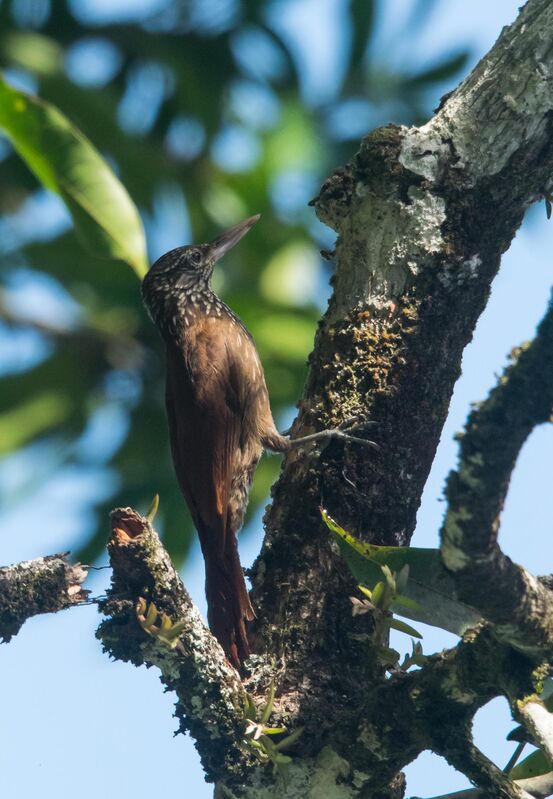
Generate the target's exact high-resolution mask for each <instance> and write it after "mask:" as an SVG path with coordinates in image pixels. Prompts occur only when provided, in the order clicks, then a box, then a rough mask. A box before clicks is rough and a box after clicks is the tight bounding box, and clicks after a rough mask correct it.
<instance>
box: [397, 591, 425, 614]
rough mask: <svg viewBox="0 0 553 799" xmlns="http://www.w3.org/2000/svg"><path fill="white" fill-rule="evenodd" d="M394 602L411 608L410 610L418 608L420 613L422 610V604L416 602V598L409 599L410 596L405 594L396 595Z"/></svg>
mask: <svg viewBox="0 0 553 799" xmlns="http://www.w3.org/2000/svg"><path fill="white" fill-rule="evenodd" d="M394 604H395V605H402V606H403V607H404V608H409V609H410V610H416V611H417V612H419V613H421V612H422V606H421V605H420V604H419V603H418V602H415V600H414V599H409V597H408V596H403V594H396V595H395V597H394Z"/></svg>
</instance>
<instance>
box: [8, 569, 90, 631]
mask: <svg viewBox="0 0 553 799" xmlns="http://www.w3.org/2000/svg"><path fill="white" fill-rule="evenodd" d="M86 576H87V569H86V567H84V566H81V564H80V563H75V564H71V563H69V562H68V561H67V560H66V557H65V555H47V556H46V557H44V558H36V559H35V560H27V561H24V562H23V563H17V564H16V565H14V566H5V567H2V568H0V640H3V641H6V642H7V641H10V640H11V638H12V637H13V636H14V635H17V633H18V632H19V630H20V629H21V627H22V625H23V624H24V623H25V622H26V621H27V619H30V618H31V616H37V615H39V614H41V613H56V612H57V611H58V610H63V609H64V608H68V607H71V606H72V605H78V604H80V603H81V602H83V601H85V600H86V598H87V596H88V593H89V592H88V591H86V590H85V589H83V588H81V583H83V582H84V580H85V578H86Z"/></svg>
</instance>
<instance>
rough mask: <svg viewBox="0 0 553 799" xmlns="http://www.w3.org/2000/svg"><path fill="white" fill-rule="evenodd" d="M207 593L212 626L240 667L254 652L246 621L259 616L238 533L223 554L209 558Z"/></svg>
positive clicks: (229, 540)
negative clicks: (247, 583) (249, 642)
mask: <svg viewBox="0 0 553 799" xmlns="http://www.w3.org/2000/svg"><path fill="white" fill-rule="evenodd" d="M205 593H206V596H207V618H208V621H209V628H210V630H211V632H212V633H213V634H214V635H215V637H216V638H217V640H218V641H219V643H220V644H221V646H222V647H223V649H224V651H225V654H226V656H227V658H228V659H229V660H230V662H231V663H232V664H233V666H235V667H236V668H237V669H240V668H241V666H242V663H243V662H244V660H245V659H246V658H247V657H248V655H249V654H250V647H249V644H248V635H247V632H246V621H251V620H252V619H253V618H255V614H254V611H253V608H252V605H251V602H250V598H249V596H248V589H247V588H246V583H245V581H244V573H243V571H242V566H241V565H240V558H239V556H238V547H237V542H236V536H235V535H233V534H230V535H228V536H227V545H226V547H225V551H224V553H223V555H222V556H213V555H210V556H208V557H207V558H206V561H205Z"/></svg>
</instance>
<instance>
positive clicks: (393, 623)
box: [386, 617, 422, 638]
mask: <svg viewBox="0 0 553 799" xmlns="http://www.w3.org/2000/svg"><path fill="white" fill-rule="evenodd" d="M386 624H387V625H388V627H392V628H393V629H394V630H399V632H400V633H406V634H407V635H411V636H412V637H413V638H422V635H421V634H420V633H419V631H418V630H415V628H414V627H411V625H410V624H407V623H406V622H404V621H400V619H395V618H393V617H392V618H389V619H386Z"/></svg>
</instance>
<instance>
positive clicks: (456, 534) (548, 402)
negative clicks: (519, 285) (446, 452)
mask: <svg viewBox="0 0 553 799" xmlns="http://www.w3.org/2000/svg"><path fill="white" fill-rule="evenodd" d="M511 361H512V362H511V364H510V365H509V366H508V367H507V369H506V370H505V372H504V374H503V376H502V377H501V378H500V380H499V383H498V385H497V386H496V387H495V388H494V389H493V391H492V392H491V394H490V396H489V397H488V399H487V400H486V401H485V402H483V403H482V404H481V405H479V406H478V407H476V408H475V410H473V411H472V413H471V414H470V416H469V419H468V422H467V425H466V429H465V433H464V434H463V436H462V439H461V451H460V456H459V467H458V470H457V471H455V472H452V473H451V474H450V476H449V479H448V484H447V489H446V496H447V499H448V510H447V514H446V517H445V520H444V524H443V528H442V533H441V535H442V545H441V550H442V557H443V560H444V563H445V565H446V566H447V568H448V569H450V571H452V572H453V574H454V576H455V580H456V583H457V587H458V591H459V595H460V597H461V599H464V600H465V601H467V602H469V603H470V604H471V605H473V606H475V607H477V608H478V609H479V610H480V611H481V612H482V615H483V616H484V617H485V618H486V619H488V620H489V621H491V622H493V623H494V625H495V628H496V632H497V634H498V635H500V636H501V637H503V638H504V639H505V640H507V641H509V642H510V643H511V644H512V645H513V646H516V647H518V648H519V649H522V650H524V651H527V652H530V651H531V652H534V653H535V655H536V656H537V657H538V658H539V659H540V660H541V659H543V658H547V657H550V656H551V654H552V652H553V592H551V590H549V589H548V588H547V587H546V586H545V584H544V583H543V581H538V580H537V579H536V578H534V577H533V576H532V575H530V574H528V572H526V571H525V570H524V569H522V568H521V567H520V566H517V565H516V564H514V563H513V562H512V561H511V560H510V558H508V557H507V556H506V555H504V554H503V553H502V551H501V549H500V548H499V546H498V544H497V533H498V529H499V518H500V513H501V510H502V508H503V504H504V501H505V497H506V494H507V490H508V486H509V481H510V478H511V474H512V471H513V469H514V466H515V464H516V461H517V458H518V455H519V452H520V450H521V448H522V446H523V444H524V442H525V441H526V439H527V437H528V435H529V434H530V433H531V432H532V430H533V429H534V428H535V427H536V426H537V425H539V424H542V423H544V422H547V421H549V420H550V418H551V414H552V412H553V305H551V306H550V308H549V310H548V312H547V314H546V315H545V317H544V319H543V321H542V322H541V324H540V326H539V328H538V332H537V335H536V337H535V339H534V340H533V341H532V342H531V343H530V344H528V345H525V346H523V347H521V348H519V349H518V350H517V351H515V353H513V354H512V357H511Z"/></svg>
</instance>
